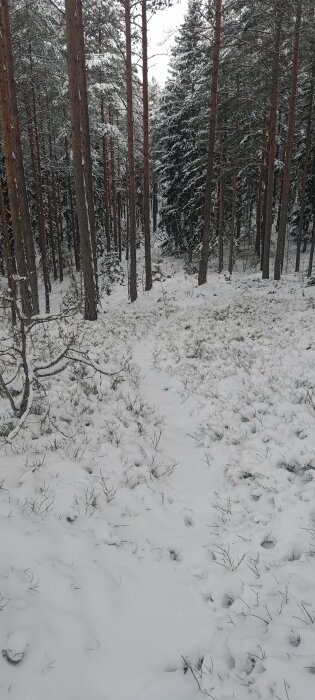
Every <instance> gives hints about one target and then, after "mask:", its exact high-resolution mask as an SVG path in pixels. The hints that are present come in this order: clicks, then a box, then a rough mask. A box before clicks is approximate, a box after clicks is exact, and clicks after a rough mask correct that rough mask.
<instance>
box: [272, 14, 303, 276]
mask: <svg viewBox="0 0 315 700" xmlns="http://www.w3.org/2000/svg"><path fill="white" fill-rule="evenodd" d="M301 18H302V0H297V7H296V21H295V30H294V49H293V63H292V82H291V97H290V105H289V119H288V133H287V142H286V151H285V165H284V173H283V180H282V192H281V201H280V219H279V230H278V238H277V249H276V257H275V267H274V278H275V280H279V279H280V276H281V271H282V261H283V254H284V246H285V235H286V226H287V218H288V208H289V193H290V179H291V163H292V151H293V140H294V128H295V113H296V99H297V86H298V70H299V54H300V29H301Z"/></svg>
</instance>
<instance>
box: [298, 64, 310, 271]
mask: <svg viewBox="0 0 315 700" xmlns="http://www.w3.org/2000/svg"><path fill="white" fill-rule="evenodd" d="M314 68H315V62H314V65H313V74H312V82H311V88H310V95H309V103H308V115H307V127H306V141H305V154H304V164H303V172H302V183H301V194H300V213H299V224H298V234H297V245H296V259H295V272H299V269H300V262H301V242H302V233H303V224H304V213H305V195H306V186H307V176H308V167H309V159H310V151H311V145H312V123H313V122H312V120H313V102H314V81H315V75H314V73H315V71H314Z"/></svg>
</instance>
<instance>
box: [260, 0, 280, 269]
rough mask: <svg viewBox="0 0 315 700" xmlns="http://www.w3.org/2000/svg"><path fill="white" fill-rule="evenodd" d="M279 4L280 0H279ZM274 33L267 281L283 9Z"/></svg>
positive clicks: (265, 261) (266, 246)
mask: <svg viewBox="0 0 315 700" xmlns="http://www.w3.org/2000/svg"><path fill="white" fill-rule="evenodd" d="M280 2H281V0H280ZM275 13H276V17H275V32H274V43H273V60H272V72H271V97H270V120H269V134H268V136H269V139H268V168H267V191H266V212H265V231H264V253H263V261H262V262H263V265H262V277H263V279H269V264H270V244H271V232H272V221H273V193H274V172H275V159H276V150H277V110H278V88H279V64H280V45H281V31H282V19H283V8H282V6H281V5H280V7H277V8H276V9H275Z"/></svg>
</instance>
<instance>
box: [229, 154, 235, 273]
mask: <svg viewBox="0 0 315 700" xmlns="http://www.w3.org/2000/svg"><path fill="white" fill-rule="evenodd" d="M236 193H237V170H236V167H235V166H234V173H233V182H232V213H231V230H230V250H229V268H228V269H229V273H230V275H231V274H232V272H233V267H234V231H235V216H236Z"/></svg>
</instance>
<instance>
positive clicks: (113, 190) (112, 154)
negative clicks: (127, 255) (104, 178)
mask: <svg viewBox="0 0 315 700" xmlns="http://www.w3.org/2000/svg"><path fill="white" fill-rule="evenodd" d="M109 121H110V124H111V125H112V126H113V124H114V122H113V116H112V109H111V107H110V108H109ZM109 143H110V173H111V186H110V190H111V209H112V221H113V236H114V249H115V253H118V233H117V192H116V189H117V188H116V163H115V146H114V139H113V134H112V133H111V136H110V141H109Z"/></svg>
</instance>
